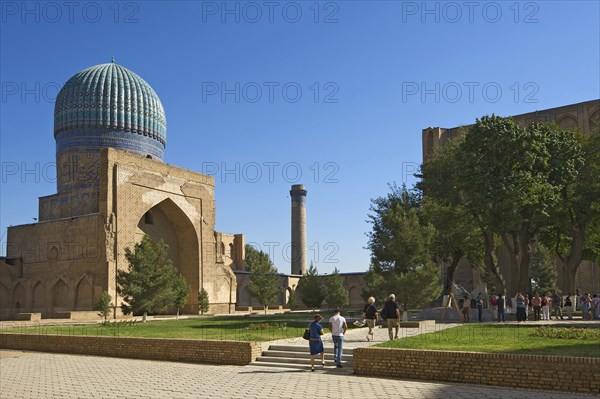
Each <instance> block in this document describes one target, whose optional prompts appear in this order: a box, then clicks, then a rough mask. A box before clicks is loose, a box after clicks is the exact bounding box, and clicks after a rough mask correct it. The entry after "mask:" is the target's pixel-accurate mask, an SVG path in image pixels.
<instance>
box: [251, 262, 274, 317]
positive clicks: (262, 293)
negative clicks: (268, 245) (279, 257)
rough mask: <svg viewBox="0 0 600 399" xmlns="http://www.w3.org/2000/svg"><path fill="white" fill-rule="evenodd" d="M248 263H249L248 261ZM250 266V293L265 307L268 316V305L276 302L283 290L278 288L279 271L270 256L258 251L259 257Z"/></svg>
mask: <svg viewBox="0 0 600 399" xmlns="http://www.w3.org/2000/svg"><path fill="white" fill-rule="evenodd" d="M246 263H248V259H246ZM248 264H249V266H250V270H251V271H250V281H249V282H248V292H249V293H250V295H251V296H252V297H254V298H256V299H257V300H258V302H260V304H261V305H263V306H264V307H265V314H267V307H268V305H269V304H270V303H273V301H275V299H276V298H277V295H278V294H279V292H280V291H281V288H280V287H278V286H277V280H278V277H277V269H276V268H275V266H274V265H273V263H272V262H271V259H270V258H269V255H268V254H266V253H264V252H262V251H258V256H257V257H256V258H254V259H253V260H252V261H251V263H248Z"/></svg>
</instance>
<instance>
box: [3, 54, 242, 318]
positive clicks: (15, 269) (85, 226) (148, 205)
mask: <svg viewBox="0 0 600 399" xmlns="http://www.w3.org/2000/svg"><path fill="white" fill-rule="evenodd" d="M54 138H55V140H56V165H57V193H56V194H53V195H49V196H45V197H40V199H39V216H38V221H37V222H36V223H31V224H25V225H19V226H12V227H9V228H8V234H7V246H6V257H3V258H2V259H0V317H1V318H8V317H13V318H14V317H15V315H19V314H22V315H24V316H23V317H27V316H25V315H26V314H28V313H38V314H41V315H42V317H70V318H79V317H82V318H84V317H90V316H91V314H93V313H95V312H93V305H94V303H95V302H96V299H97V298H98V297H99V296H100V295H101V293H102V292H103V291H108V292H109V294H110V295H111V296H112V297H113V298H117V301H116V302H117V303H116V306H115V311H114V312H115V314H114V316H115V317H119V316H120V304H121V303H120V299H119V297H118V295H117V293H116V288H117V287H116V272H117V271H118V270H124V269H127V267H128V264H127V260H126V258H125V248H127V247H129V248H132V247H133V245H134V244H135V243H137V242H139V241H140V240H141V238H142V236H143V235H144V234H148V235H149V236H150V238H151V239H152V240H153V241H158V240H160V239H163V240H164V241H165V242H166V243H167V244H168V245H169V257H170V259H171V260H172V261H173V264H174V265H175V266H176V267H177V268H178V270H179V272H180V273H181V274H182V275H183V276H184V277H185V279H186V281H187V283H188V285H189V286H190V288H191V292H190V294H189V298H188V301H187V305H186V306H185V308H184V309H183V312H185V313H196V314H197V312H198V300H197V297H198V292H199V290H200V289H202V288H204V289H206V290H207V292H208V294H209V298H210V302H211V311H212V312H215V313H228V312H232V311H234V307H235V303H236V277H235V275H234V273H233V271H232V270H233V269H236V268H237V267H236V263H237V264H238V265H239V264H241V263H243V258H244V237H243V235H241V234H235V235H232V234H224V233H220V232H217V231H215V212H216V209H215V199H214V198H215V197H214V190H215V183H214V178H213V177H212V176H207V175H204V174H200V173H196V172H193V171H190V170H186V169H183V168H180V167H177V166H173V165H169V164H166V163H164V162H163V156H164V152H165V148H166V145H167V121H166V117H165V111H164V109H163V106H162V104H161V102H160V99H159V97H158V95H157V94H156V93H155V91H154V90H153V89H152V88H151V87H150V85H148V83H146V82H145V81H144V80H143V79H142V78H141V77H140V76H138V75H136V74H135V73H133V72H132V71H130V70H128V69H127V68H124V67H123V66H121V65H118V64H116V63H115V62H114V60H113V62H111V63H108V64H101V65H96V66H92V67H90V68H87V69H84V70H83V71H81V72H78V73H77V74H75V75H74V76H73V77H71V78H70V79H69V80H68V81H67V83H66V84H65V85H64V87H63V88H62V89H61V91H60V92H59V94H58V96H57V99H56V103H55V109H54Z"/></svg>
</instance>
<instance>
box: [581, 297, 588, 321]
mask: <svg viewBox="0 0 600 399" xmlns="http://www.w3.org/2000/svg"><path fill="white" fill-rule="evenodd" d="M579 303H580V304H581V316H582V318H583V320H589V316H590V296H589V295H588V293H587V292H585V293H584V294H583V295H582V296H581V298H580V299H579Z"/></svg>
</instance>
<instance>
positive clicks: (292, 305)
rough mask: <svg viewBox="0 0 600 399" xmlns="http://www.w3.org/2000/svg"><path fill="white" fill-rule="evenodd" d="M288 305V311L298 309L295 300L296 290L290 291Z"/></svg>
mask: <svg viewBox="0 0 600 399" xmlns="http://www.w3.org/2000/svg"><path fill="white" fill-rule="evenodd" d="M288 304H289V306H290V310H297V309H298V298H297V294H296V290H291V291H290V296H289V298H288Z"/></svg>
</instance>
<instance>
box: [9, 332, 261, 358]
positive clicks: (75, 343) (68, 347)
mask: <svg viewBox="0 0 600 399" xmlns="http://www.w3.org/2000/svg"><path fill="white" fill-rule="evenodd" d="M0 348H1V349H16V350H31V351H40V352H58V353H70V354H78V355H94V356H110V357H125V358H132V359H146V360H168V361H175V362H190V363H209V364H231V365H240V366H243V365H246V364H248V363H250V362H252V361H253V360H255V359H256V358H257V357H258V356H260V354H261V344H260V343H258V342H238V341H201V340H191V339H162V338H123V337H89V336H76V335H44V334H6V333H5V334H0Z"/></svg>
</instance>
